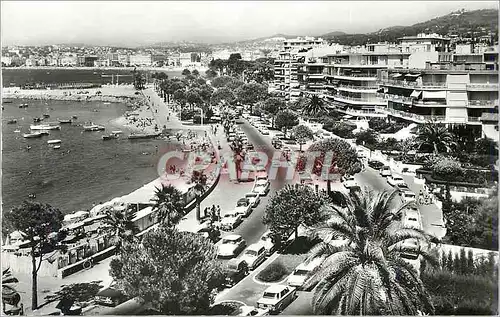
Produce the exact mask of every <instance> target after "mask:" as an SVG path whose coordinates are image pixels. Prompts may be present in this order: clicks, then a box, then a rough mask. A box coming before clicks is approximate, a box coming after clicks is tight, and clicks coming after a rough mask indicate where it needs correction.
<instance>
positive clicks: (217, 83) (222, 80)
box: [212, 76, 236, 88]
mask: <svg viewBox="0 0 500 317" xmlns="http://www.w3.org/2000/svg"><path fill="white" fill-rule="evenodd" d="M235 80H236V78H234V77H231V76H220V77H217V78H214V80H212V86H213V87H215V88H220V87H227V85H228V84H229V83H230V82H232V81H235Z"/></svg>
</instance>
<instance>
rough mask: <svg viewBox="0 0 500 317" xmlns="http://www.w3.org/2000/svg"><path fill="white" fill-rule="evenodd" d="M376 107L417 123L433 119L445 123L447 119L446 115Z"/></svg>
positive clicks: (378, 109) (380, 110)
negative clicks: (421, 113)
mask: <svg viewBox="0 0 500 317" xmlns="http://www.w3.org/2000/svg"><path fill="white" fill-rule="evenodd" d="M375 109H376V110H377V111H379V112H385V113H387V114H390V115H392V116H395V117H398V118H403V119H408V120H411V121H413V122H417V123H425V122H427V121H431V120H434V121H436V122H442V123H444V122H445V121H446V116H430V115H419V114H415V113H410V112H406V111H401V110H396V109H391V108H385V107H376V108H375Z"/></svg>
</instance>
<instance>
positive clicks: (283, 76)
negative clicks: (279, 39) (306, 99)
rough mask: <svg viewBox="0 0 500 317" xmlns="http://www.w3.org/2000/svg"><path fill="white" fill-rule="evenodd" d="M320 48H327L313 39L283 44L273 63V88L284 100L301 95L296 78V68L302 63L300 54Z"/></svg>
mask: <svg viewBox="0 0 500 317" xmlns="http://www.w3.org/2000/svg"><path fill="white" fill-rule="evenodd" d="M322 46H327V42H326V41H324V40H323V39H321V38H319V39H316V38H314V37H298V38H296V39H291V40H286V41H284V42H283V48H282V49H281V50H280V51H279V52H278V57H277V58H276V59H275V61H274V78H275V82H274V88H275V89H276V90H277V91H279V93H280V94H281V95H282V96H283V97H285V99H286V100H296V99H298V97H299V96H300V95H301V89H300V82H299V77H298V68H299V65H300V64H301V62H302V59H301V57H302V56H301V55H300V53H305V52H307V51H308V50H310V49H312V48H316V47H322Z"/></svg>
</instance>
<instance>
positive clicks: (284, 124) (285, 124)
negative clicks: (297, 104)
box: [275, 110, 299, 135]
mask: <svg viewBox="0 0 500 317" xmlns="http://www.w3.org/2000/svg"><path fill="white" fill-rule="evenodd" d="M297 124H299V118H298V116H297V115H296V114H295V113H293V112H291V111H289V110H283V111H280V112H278V113H277V114H276V119H275V125H276V128H278V129H280V130H282V131H283V133H284V134H285V135H286V132H287V130H288V129H291V128H293V127H294V126H296V125H297Z"/></svg>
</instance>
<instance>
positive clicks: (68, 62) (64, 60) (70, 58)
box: [59, 54, 78, 66]
mask: <svg viewBox="0 0 500 317" xmlns="http://www.w3.org/2000/svg"><path fill="white" fill-rule="evenodd" d="M59 65H60V66H78V57H77V56H76V55H73V54H66V55H63V56H61V58H60V60H59Z"/></svg>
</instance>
